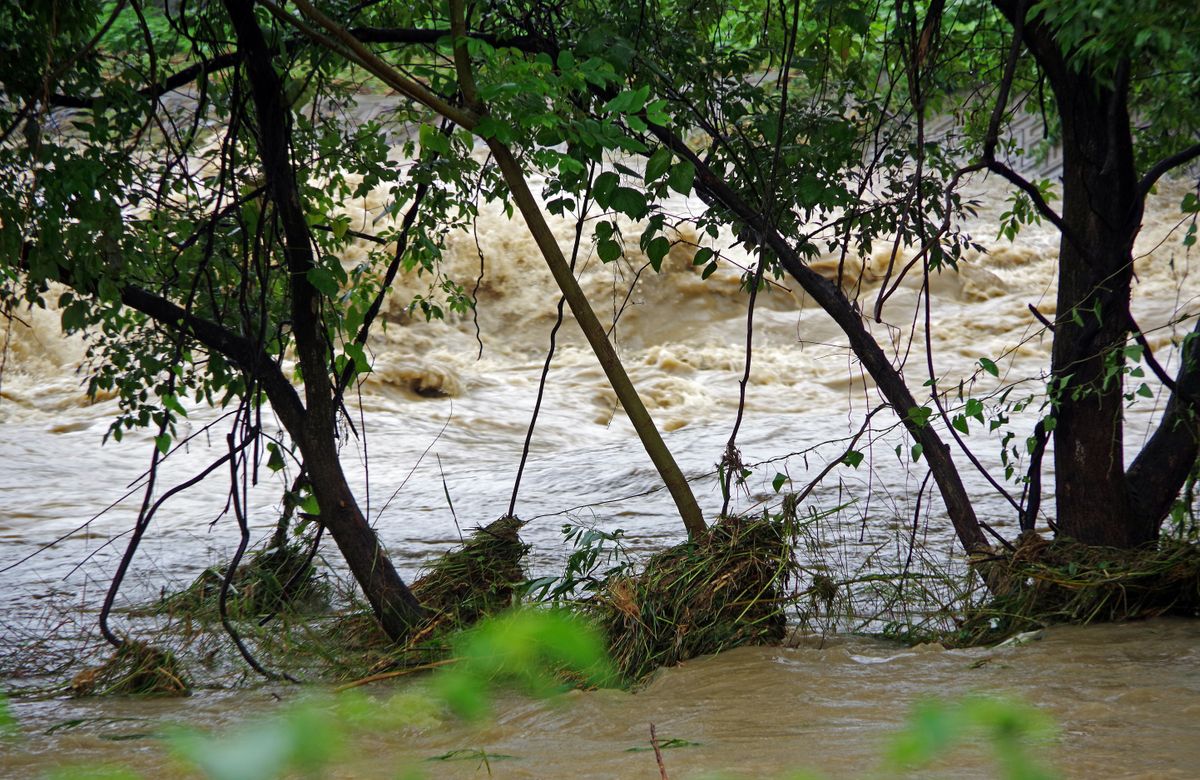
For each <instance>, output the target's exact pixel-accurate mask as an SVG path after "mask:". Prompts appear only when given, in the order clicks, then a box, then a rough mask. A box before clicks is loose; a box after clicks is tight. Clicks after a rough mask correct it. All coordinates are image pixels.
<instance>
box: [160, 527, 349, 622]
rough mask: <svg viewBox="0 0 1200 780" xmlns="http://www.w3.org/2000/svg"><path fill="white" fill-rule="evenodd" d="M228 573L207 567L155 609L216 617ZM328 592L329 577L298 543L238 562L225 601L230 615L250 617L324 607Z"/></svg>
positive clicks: (202, 617)
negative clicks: (325, 575) (322, 572)
mask: <svg viewBox="0 0 1200 780" xmlns="http://www.w3.org/2000/svg"><path fill="white" fill-rule="evenodd" d="M224 579H225V570H224V569H222V568H219V567H216V566H213V567H210V568H208V569H205V570H204V571H203V572H201V573H200V576H199V577H197V578H196V579H195V580H194V581H193V582H192V584H191V585H189V586H188V587H187V588H185V589H184V590H182V591H179V592H177V593H172V594H170V595H168V596H166V597H164V598H163V599H162V601H160V602H159V603H158V604H156V605H155V607H154V609H153V612H154V613H156V614H160V615H188V616H191V617H195V618H197V619H209V620H217V619H218V614H219V606H218V601H219V597H220V593H221V583H222V581H223V580H224ZM329 598H330V586H329V583H328V581H327V579H326V578H325V577H324V576H323V575H322V574H321V573H320V572H319V571H318V569H317V567H316V566H315V565H314V563H313V560H312V557H311V556H310V555H309V551H308V550H307V549H305V548H304V547H303V546H301V545H299V544H295V545H285V546H282V547H272V548H271V549H268V550H260V551H258V552H255V553H254V554H253V555H252V556H251V557H250V559H249V560H248V561H246V562H245V563H243V564H242V565H241V566H239V567H238V568H237V571H235V572H234V573H233V580H232V581H231V582H230V587H229V596H228V599H227V603H226V606H227V607H228V609H229V614H230V615H231V616H233V617H236V618H247V617H254V616H258V615H266V614H270V613H274V612H277V611H280V610H292V611H296V612H320V611H323V610H324V609H327V608H328V607H329Z"/></svg>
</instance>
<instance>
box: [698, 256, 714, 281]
mask: <svg viewBox="0 0 1200 780" xmlns="http://www.w3.org/2000/svg"><path fill="white" fill-rule="evenodd" d="M716 272H717V261H716V260H713V261H712V262H711V263H709V264H708V265H706V266H704V270H703V271H701V272H700V278H701V279H707V278H708V277H710V276H712V275H713V274H715V273H716Z"/></svg>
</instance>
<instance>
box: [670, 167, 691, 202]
mask: <svg viewBox="0 0 1200 780" xmlns="http://www.w3.org/2000/svg"><path fill="white" fill-rule="evenodd" d="M695 180H696V166H694V165H692V163H691V161H690V160H680V161H679V162H677V163H675V164H674V165H672V166H671V173H670V174H669V175H668V176H667V186H668V187H670V188H671V189H673V190H675V191H676V192H678V193H679V194H680V195H690V194H691V192H692V184H693V183H694V182H695Z"/></svg>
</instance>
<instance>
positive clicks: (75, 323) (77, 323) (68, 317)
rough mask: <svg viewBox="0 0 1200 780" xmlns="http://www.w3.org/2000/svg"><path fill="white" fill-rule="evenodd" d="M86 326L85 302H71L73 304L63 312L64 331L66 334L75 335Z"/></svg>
mask: <svg viewBox="0 0 1200 780" xmlns="http://www.w3.org/2000/svg"><path fill="white" fill-rule="evenodd" d="M86 324H87V307H86V306H84V304H83V301H71V304H70V305H69V306H67V307H66V308H65V309H63V310H62V329H63V330H64V331H65V332H67V333H74V332H75V331H77V330H80V329H82V328H83V327H84V326H85V325H86Z"/></svg>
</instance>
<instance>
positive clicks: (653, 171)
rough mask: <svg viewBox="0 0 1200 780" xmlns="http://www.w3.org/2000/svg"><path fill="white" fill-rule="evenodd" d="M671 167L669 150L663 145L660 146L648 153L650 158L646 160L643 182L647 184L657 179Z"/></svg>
mask: <svg viewBox="0 0 1200 780" xmlns="http://www.w3.org/2000/svg"><path fill="white" fill-rule="evenodd" d="M670 167H671V150H670V149H668V148H666V147H665V146H660V147H659V148H658V149H656V150H655V151H654V154H652V155H650V159H649V160H647V161H646V175H645V182H646V183H647V184H649V183H651V182H654V181H658V180H659V179H660V178H662V175H663V174H664V173H666V172H667V169H668V168H670Z"/></svg>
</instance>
